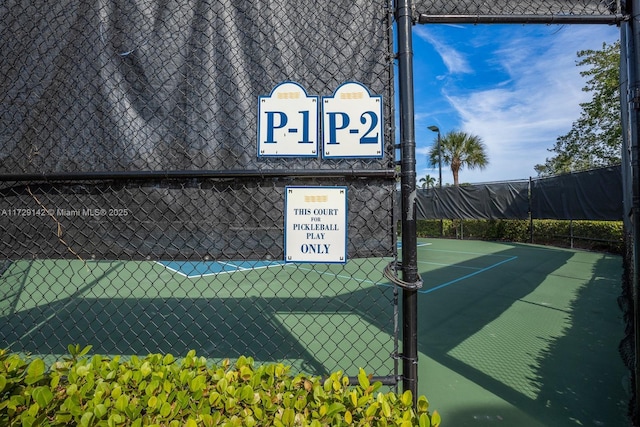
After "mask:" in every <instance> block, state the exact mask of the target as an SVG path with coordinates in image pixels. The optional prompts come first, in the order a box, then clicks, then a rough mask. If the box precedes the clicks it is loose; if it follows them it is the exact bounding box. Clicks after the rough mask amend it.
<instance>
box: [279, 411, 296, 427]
mask: <svg viewBox="0 0 640 427" xmlns="http://www.w3.org/2000/svg"><path fill="white" fill-rule="evenodd" d="M295 419H296V413H295V411H294V410H293V409H291V408H286V409H285V410H284V412H283V413H282V423H283V424H284V425H285V426H292V425H293V422H294V421H295Z"/></svg>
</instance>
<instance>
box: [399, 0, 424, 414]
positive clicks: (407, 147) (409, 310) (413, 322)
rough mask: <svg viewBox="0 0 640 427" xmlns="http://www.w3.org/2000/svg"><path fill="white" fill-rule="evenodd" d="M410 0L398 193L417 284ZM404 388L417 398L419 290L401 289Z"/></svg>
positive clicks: (405, 16) (406, 253)
mask: <svg viewBox="0 0 640 427" xmlns="http://www.w3.org/2000/svg"><path fill="white" fill-rule="evenodd" d="M411 11H412V7H411V0H397V1H396V20H397V28H398V79H399V84H398V87H399V99H400V147H401V152H402V159H401V181H400V184H401V195H402V274H403V280H404V281H405V282H409V283H417V282H418V281H419V275H418V268H417V265H418V262H417V261H418V260H417V252H418V249H417V238H416V206H415V197H416V170H415V169H416V156H415V149H416V141H415V127H414V98H413V45H412V38H411V27H412V25H413V22H412V16H411ZM402 310H403V311H402V312H403V316H402V345H403V349H402V352H403V359H402V360H403V362H402V370H403V384H402V385H403V388H404V390H411V392H412V393H413V399H414V406H415V405H416V404H417V397H418V316H417V313H418V293H417V290H415V289H403V290H402Z"/></svg>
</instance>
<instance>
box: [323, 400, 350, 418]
mask: <svg viewBox="0 0 640 427" xmlns="http://www.w3.org/2000/svg"><path fill="white" fill-rule="evenodd" d="M345 409H346V407H345V406H344V405H343V404H342V403H340V402H334V403H332V404H331V405H329V408H327V416H328V417H333V416H334V415H335V414H337V413H339V412H343V411H344V410H345Z"/></svg>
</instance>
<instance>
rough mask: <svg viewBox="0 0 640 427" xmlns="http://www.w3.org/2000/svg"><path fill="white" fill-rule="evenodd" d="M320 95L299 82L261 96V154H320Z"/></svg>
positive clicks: (263, 155) (259, 132) (259, 103)
mask: <svg viewBox="0 0 640 427" xmlns="http://www.w3.org/2000/svg"><path fill="white" fill-rule="evenodd" d="M318 111H319V110H318V97H317V96H309V95H307V92H306V91H305V90H304V88H303V87H302V86H300V85H299V84H298V83H295V82H284V83H280V84H279V85H278V86H276V87H275V88H274V89H273V91H271V94H270V95H269V96H260V97H258V157H318Z"/></svg>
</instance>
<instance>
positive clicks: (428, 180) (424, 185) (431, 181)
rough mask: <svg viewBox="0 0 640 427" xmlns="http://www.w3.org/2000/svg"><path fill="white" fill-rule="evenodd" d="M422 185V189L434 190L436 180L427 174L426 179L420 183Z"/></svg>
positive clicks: (422, 179)
mask: <svg viewBox="0 0 640 427" xmlns="http://www.w3.org/2000/svg"><path fill="white" fill-rule="evenodd" d="M418 182H421V183H422V188H426V189H429V187H431V188H433V187H435V186H436V178H435V177H433V176H431V175H429V174H427V175H426V176H425V177H424V178H420V181H418Z"/></svg>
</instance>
